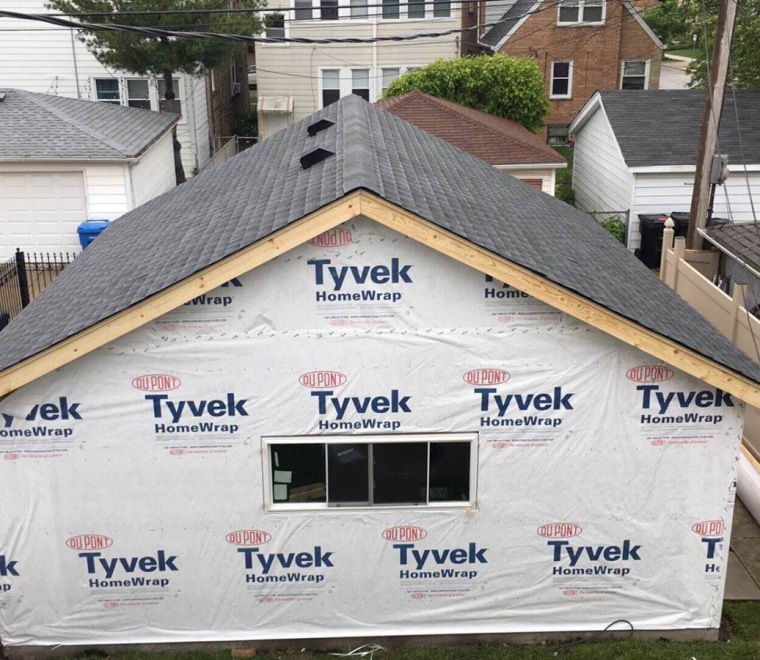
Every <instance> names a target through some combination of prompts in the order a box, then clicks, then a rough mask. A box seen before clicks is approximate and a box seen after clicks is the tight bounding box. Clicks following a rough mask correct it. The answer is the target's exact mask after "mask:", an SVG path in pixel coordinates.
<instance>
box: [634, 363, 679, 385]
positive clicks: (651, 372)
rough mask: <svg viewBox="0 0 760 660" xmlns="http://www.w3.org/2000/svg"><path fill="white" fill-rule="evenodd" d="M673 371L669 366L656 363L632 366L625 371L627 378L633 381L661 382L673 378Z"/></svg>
mask: <svg viewBox="0 0 760 660" xmlns="http://www.w3.org/2000/svg"><path fill="white" fill-rule="evenodd" d="M673 375H674V372H673V370H672V369H671V368H670V367H663V366H662V365H658V364H645V365H642V366H640V367H633V369H629V370H628V373H626V377H627V378H628V380H632V381H634V382H635V383H662V382H663V381H665V380H670V379H671V378H673Z"/></svg>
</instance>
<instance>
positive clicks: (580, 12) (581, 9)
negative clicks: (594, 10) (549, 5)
mask: <svg viewBox="0 0 760 660" xmlns="http://www.w3.org/2000/svg"><path fill="white" fill-rule="evenodd" d="M592 6H594V7H596V6H598V3H594V4H592ZM585 7H586V0H578V20H577V21H562V20H560V15H561V14H560V11H561V9H562V2H560V3H558V4H557V25H559V26H565V25H604V21H605V19H606V18H607V0H602V18H601V20H598V21H584V20H583V15H584V10H585Z"/></svg>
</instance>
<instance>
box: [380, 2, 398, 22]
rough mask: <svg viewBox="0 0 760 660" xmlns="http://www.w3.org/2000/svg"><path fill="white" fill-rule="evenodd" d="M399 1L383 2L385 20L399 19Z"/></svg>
mask: <svg viewBox="0 0 760 660" xmlns="http://www.w3.org/2000/svg"><path fill="white" fill-rule="evenodd" d="M399 7H400V3H399V0H383V18H398V17H399V11H400V9H399Z"/></svg>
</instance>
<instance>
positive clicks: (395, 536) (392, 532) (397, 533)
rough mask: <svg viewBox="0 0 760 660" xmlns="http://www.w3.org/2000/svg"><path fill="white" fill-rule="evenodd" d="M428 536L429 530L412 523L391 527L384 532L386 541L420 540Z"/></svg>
mask: <svg viewBox="0 0 760 660" xmlns="http://www.w3.org/2000/svg"><path fill="white" fill-rule="evenodd" d="M426 536H427V530H425V529H423V528H422V527H414V526H412V525H404V526H401V527H389V528H388V529H386V530H385V531H384V532H383V538H384V539H385V540H386V541H419V540H420V539H424V538H425V537H426Z"/></svg>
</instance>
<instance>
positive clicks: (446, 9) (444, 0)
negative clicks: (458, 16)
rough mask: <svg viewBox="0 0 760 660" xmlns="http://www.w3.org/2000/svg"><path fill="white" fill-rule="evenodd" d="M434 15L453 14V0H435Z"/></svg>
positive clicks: (440, 16) (444, 15) (443, 16)
mask: <svg viewBox="0 0 760 660" xmlns="http://www.w3.org/2000/svg"><path fill="white" fill-rule="evenodd" d="M433 16H435V17H436V18H445V17H448V16H451V2H448V0H435V2H434V4H433Z"/></svg>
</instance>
